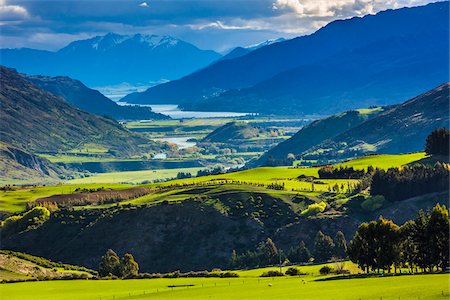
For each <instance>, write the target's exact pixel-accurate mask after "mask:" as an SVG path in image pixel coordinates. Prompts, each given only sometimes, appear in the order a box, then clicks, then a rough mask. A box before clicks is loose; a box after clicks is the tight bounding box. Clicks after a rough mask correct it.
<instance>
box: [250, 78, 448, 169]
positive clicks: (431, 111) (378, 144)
mask: <svg viewBox="0 0 450 300" xmlns="http://www.w3.org/2000/svg"><path fill="white" fill-rule="evenodd" d="M448 123H449V83H446V84H443V85H440V86H439V87H437V88H435V89H433V90H431V91H428V92H426V93H424V94H421V95H419V96H417V97H415V98H413V99H411V100H408V101H406V102H404V103H402V104H400V105H394V106H387V107H383V108H382V109H372V110H370V109H369V110H360V111H350V112H346V113H342V114H338V115H334V116H331V117H328V118H325V119H322V120H318V121H315V122H313V123H311V124H310V125H308V126H306V127H304V128H303V129H301V130H300V131H299V132H297V133H296V134H295V135H294V136H293V137H291V138H290V139H288V140H286V141H284V142H282V143H280V144H279V145H277V146H276V147H274V148H272V149H271V150H269V151H268V152H266V153H265V154H263V155H262V156H261V157H260V158H259V159H258V160H257V161H255V162H251V163H250V165H252V166H254V165H280V164H286V163H288V164H290V163H292V162H288V161H287V160H286V157H287V155H288V154H289V153H293V154H294V155H295V156H296V157H299V158H300V157H302V158H305V159H311V160H320V161H322V162H326V161H327V160H343V159H348V158H352V157H355V156H362V155H366V154H372V153H406V152H414V151H421V150H423V147H424V141H425V138H426V137H427V135H428V134H430V132H431V131H432V130H433V129H435V128H439V127H448Z"/></svg>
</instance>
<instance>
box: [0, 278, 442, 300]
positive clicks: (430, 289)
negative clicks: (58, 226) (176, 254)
mask: <svg viewBox="0 0 450 300" xmlns="http://www.w3.org/2000/svg"><path fill="white" fill-rule="evenodd" d="M313 279H314V278H313V277H310V276H306V277H284V278H257V277H241V278H233V279H213V278H180V279H141V280H100V281H95V280H76V281H48V282H28V283H14V284H2V285H0V295H1V298H2V299H9V300H25V299H27V300H28V299H33V300H50V299H60V300H72V299H73V300H75V299H76V300H85V299H86V300H94V299H103V300H105V299H200V300H201V299H233V300H234V299H242V300H246V299H248V300H254V299H260V300H265V299H267V300H269V299H309V300H319V299H320V300H323V299H335V300H344V299H372V300H375V299H376V300H379V299H383V300H394V299H395V300H397V299H408V300H409V299H429V300H431V299H448V296H449V285H448V283H449V275H448V274H439V275H414V276H398V277H383V278H366V279H350V280H330V281H312V280H313ZM303 282H305V283H303ZM186 284H194V285H195V286H191V287H176V288H173V289H172V288H169V287H168V286H169V285H186Z"/></svg>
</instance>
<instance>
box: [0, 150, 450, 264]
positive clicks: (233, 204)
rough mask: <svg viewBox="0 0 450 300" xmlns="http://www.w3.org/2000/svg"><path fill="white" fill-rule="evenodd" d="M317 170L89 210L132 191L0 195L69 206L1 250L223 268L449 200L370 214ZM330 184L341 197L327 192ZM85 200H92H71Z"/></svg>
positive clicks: (162, 190) (177, 186)
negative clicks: (255, 253) (260, 249)
mask: <svg viewBox="0 0 450 300" xmlns="http://www.w3.org/2000/svg"><path fill="white" fill-rule="evenodd" d="M424 157H425V156H424V154H423V153H415V154H408V155H398V156H383V155H381V156H371V157H368V158H364V159H360V160H357V161H350V162H347V163H346V164H349V165H351V166H354V167H356V168H360V169H362V168H367V166H368V165H373V166H379V167H381V168H387V167H391V166H400V165H404V164H409V163H411V162H413V161H417V160H420V159H423V158H424ZM317 171H318V168H287V167H278V168H257V169H252V170H246V171H241V172H235V173H228V174H220V175H213V176H204V177H197V178H190V179H182V180H175V181H170V182H165V183H158V184H149V185H144V186H142V187H144V188H146V189H147V190H146V194H145V195H143V196H138V197H137V198H131V199H128V200H118V199H116V200H112V201H103V200H102V201H100V200H98V201H95V199H96V198H95V197H96V196H95V194H94V193H95V190H93V189H97V188H98V187H103V188H106V189H109V188H111V189H121V190H123V189H128V188H130V186H127V185H112V184H102V185H99V184H97V185H91V186H89V185H67V186H56V187H38V188H21V189H17V190H12V191H1V192H0V193H1V194H0V199H2V207H4V208H7V207H9V208H10V209H13V210H15V211H17V209H18V208H20V207H22V209H23V207H24V205H25V204H26V203H28V202H30V203H31V204H32V203H33V202H34V201H38V202H46V201H47V202H48V201H50V200H49V198H45V199H42V198H43V197H46V196H51V195H58V194H64V195H61V196H54V197H53V199H65V202H64V203H65V204H66V207H67V205H69V208H64V207H61V208H60V209H59V210H57V211H55V212H54V213H52V214H51V217H50V219H49V220H48V221H46V222H45V223H43V224H42V225H40V226H37V227H35V228H30V229H27V230H25V231H22V232H20V233H17V234H13V235H10V236H6V237H4V238H3V239H2V247H4V248H6V249H14V250H16V251H22V252H27V253H32V254H33V255H39V256H43V257H48V258H50V259H53V260H62V261H67V262H69V263H72V264H77V265H85V266H88V267H91V268H95V267H96V266H97V265H98V263H99V259H100V257H101V256H102V255H103V254H104V253H105V251H106V250H107V249H108V248H113V249H114V250H116V251H117V252H118V253H119V254H123V253H125V252H128V251H131V252H132V254H133V255H134V256H135V258H136V259H137V261H139V263H140V266H141V269H142V271H146V272H168V271H174V270H181V271H190V270H203V269H205V268H206V269H208V268H213V267H220V268H226V267H227V265H228V259H229V257H230V254H231V252H232V250H236V251H238V253H243V252H245V251H247V250H251V249H254V248H255V247H256V245H257V244H258V243H259V242H260V241H261V240H264V239H265V238H267V237H271V238H273V240H274V242H275V243H276V244H277V245H278V246H279V247H281V248H282V249H284V250H285V251H287V250H288V249H289V247H291V246H292V245H293V244H296V243H298V242H299V241H300V240H304V241H305V243H306V244H307V245H308V247H311V248H312V247H313V243H314V236H315V234H316V233H317V232H318V231H319V230H322V231H324V232H325V233H326V234H328V235H331V236H334V234H336V232H337V231H338V230H341V231H343V232H344V234H345V235H346V236H347V237H351V236H352V235H353V233H354V231H355V230H356V227H357V226H358V224H360V223H361V222H363V221H366V220H370V219H373V218H377V217H378V216H379V215H380V214H381V213H383V215H385V214H387V212H389V216H390V217H391V218H392V219H393V220H394V221H396V222H397V221H401V220H404V218H412V217H414V216H415V215H416V213H417V210H418V209H426V208H428V207H432V206H434V204H435V203H445V199H447V197H448V193H447V194H445V193H444V194H439V195H427V196H426V197H425V196H424V197H425V198H424V197H422V198H420V199H412V200H403V201H399V202H395V203H384V204H383V205H382V206H381V207H379V208H377V209H376V210H366V209H365V208H364V206H363V202H364V201H365V200H366V199H367V197H368V196H367V195H360V196H355V197H354V196H353V195H351V194H346V190H347V189H348V188H349V187H350V186H351V185H352V184H354V183H356V182H357V180H347V179H327V180H325V179H320V180H319V179H318V178H317ZM274 185H276V186H284V188H283V189H277V188H276V186H274ZM336 185H337V186H339V192H335V191H333V192H331V191H330V190H331V187H333V186H336ZM124 192H126V190H124ZM83 195H86V197H87V196H89V197H90V198H91V201H90V202H86V203H84V202H80V201H79V200H77V199H81V198H82V197H84V196H83ZM71 197H72V198H73V200H70V199H71ZM38 198H41V200H38ZM46 199H47V200H46ZM92 199H93V200H92ZM71 201H72V202H71ZM321 202H324V203H325V204H326V207H325V209H324V210H323V211H322V212H316V213H315V214H312V215H304V214H303V212H304V211H305V210H307V209H309V206H310V205H312V204H315V203H321ZM71 205H74V206H73V208H70V206H71ZM49 245H52V246H51V247H49Z"/></svg>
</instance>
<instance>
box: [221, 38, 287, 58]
mask: <svg viewBox="0 0 450 300" xmlns="http://www.w3.org/2000/svg"><path fill="white" fill-rule="evenodd" d="M285 40H286V39H285V38H278V39H270V40H267V41H264V42H262V43H258V44H255V45H250V46H246V47H236V48H234V49H233V50H231V51H230V52H228V53H227V54H226V55H224V56H223V57H221V58H220V60H227V59H235V58H238V57H241V56H244V55H246V54H248V53H250V52H252V51H254V50H256V49H259V48H262V47H264V46H268V45H272V44H275V43H279V42H284V41H285Z"/></svg>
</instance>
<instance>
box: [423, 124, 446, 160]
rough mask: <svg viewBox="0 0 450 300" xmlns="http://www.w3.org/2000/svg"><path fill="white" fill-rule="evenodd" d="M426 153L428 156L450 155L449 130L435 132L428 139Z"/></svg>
mask: <svg viewBox="0 0 450 300" xmlns="http://www.w3.org/2000/svg"><path fill="white" fill-rule="evenodd" d="M425 152H426V153H427V154H428V155H446V156H448V155H449V129H448V128H439V129H435V130H433V132H431V133H430V135H429V136H428V137H427V140H426V143H425Z"/></svg>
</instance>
